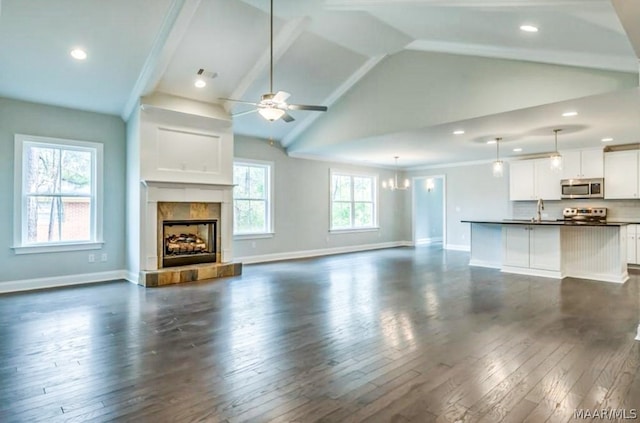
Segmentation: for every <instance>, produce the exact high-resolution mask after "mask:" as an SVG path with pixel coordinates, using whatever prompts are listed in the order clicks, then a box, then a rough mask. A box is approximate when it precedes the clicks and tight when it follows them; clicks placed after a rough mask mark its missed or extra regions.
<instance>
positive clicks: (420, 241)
mask: <svg viewBox="0 0 640 423" xmlns="http://www.w3.org/2000/svg"><path fill="white" fill-rule="evenodd" d="M436 242H442V237H441V236H438V237H431V238H420V239H418V240H416V242H415V244H416V245H425V244H435V243H436Z"/></svg>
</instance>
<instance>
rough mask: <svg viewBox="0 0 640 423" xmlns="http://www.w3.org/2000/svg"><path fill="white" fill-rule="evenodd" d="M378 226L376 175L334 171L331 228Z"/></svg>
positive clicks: (332, 176)
mask: <svg viewBox="0 0 640 423" xmlns="http://www.w3.org/2000/svg"><path fill="white" fill-rule="evenodd" d="M376 226H377V206H376V177H375V176H370V175H352V174H348V173H342V172H334V171H332V172H331V230H343V229H368V228H375V227H376Z"/></svg>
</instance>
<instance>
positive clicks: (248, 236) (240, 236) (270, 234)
mask: <svg viewBox="0 0 640 423" xmlns="http://www.w3.org/2000/svg"><path fill="white" fill-rule="evenodd" d="M274 235H275V233H273V232H267V233H260V234H238V235H234V236H233V240H234V241H242V240H244V239H265V238H273V236H274Z"/></svg>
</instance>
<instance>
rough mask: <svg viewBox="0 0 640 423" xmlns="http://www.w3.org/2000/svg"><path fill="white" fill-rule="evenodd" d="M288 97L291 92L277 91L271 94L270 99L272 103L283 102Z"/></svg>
mask: <svg viewBox="0 0 640 423" xmlns="http://www.w3.org/2000/svg"><path fill="white" fill-rule="evenodd" d="M289 97H291V94H289V93H288V92H286V91H278V92H277V93H276V95H274V96H273V98H272V99H271V101H273V102H274V103H284V102H285V101H287V99H288V98H289Z"/></svg>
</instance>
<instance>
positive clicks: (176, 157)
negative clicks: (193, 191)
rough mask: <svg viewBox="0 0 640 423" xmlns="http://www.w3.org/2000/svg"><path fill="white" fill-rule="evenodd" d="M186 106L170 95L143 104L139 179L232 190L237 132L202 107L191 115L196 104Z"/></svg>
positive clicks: (225, 118)
mask: <svg viewBox="0 0 640 423" xmlns="http://www.w3.org/2000/svg"><path fill="white" fill-rule="evenodd" d="M182 103H183V102H182V100H181V99H179V98H175V97H169V96H157V95H156V96H154V97H151V98H144V99H143V102H142V106H141V109H142V110H141V120H140V141H141V143H140V164H141V167H140V173H141V175H140V176H141V179H142V180H145V181H160V182H172V183H179V182H184V183H196V184H198V183H199V184H216V185H231V184H232V183H233V133H232V129H231V121H230V120H229V117H228V116H227V115H224V114H222V113H220V112H219V111H218V109H216V108H215V107H214V106H209V105H206V104H204V103H203V104H202V105H199V109H198V110H191V109H193V104H194V103H193V102H191V103H186V102H185V103H184V104H182ZM185 105H188V106H189V107H190V109H189V108H188V107H187V106H185Z"/></svg>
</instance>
